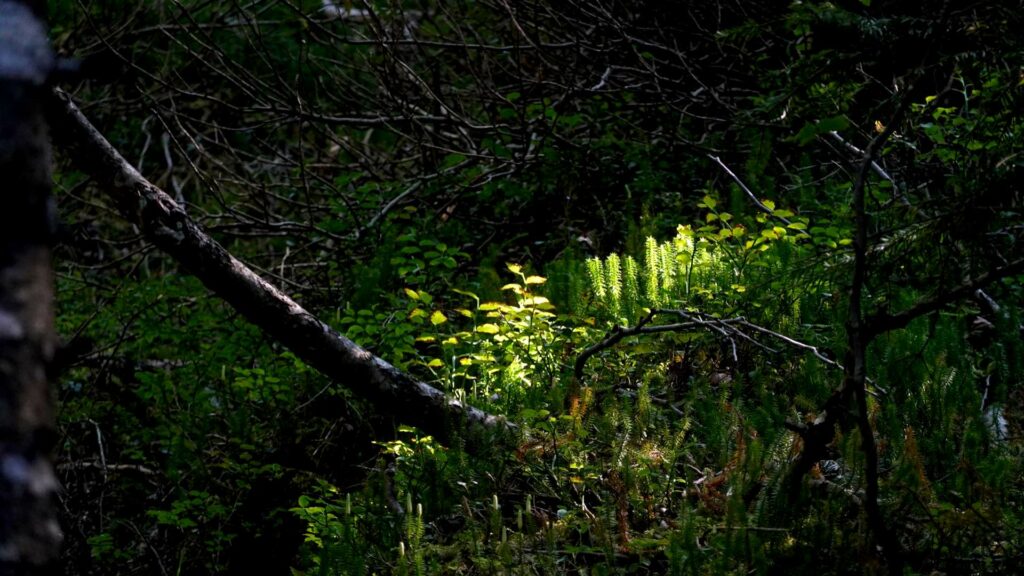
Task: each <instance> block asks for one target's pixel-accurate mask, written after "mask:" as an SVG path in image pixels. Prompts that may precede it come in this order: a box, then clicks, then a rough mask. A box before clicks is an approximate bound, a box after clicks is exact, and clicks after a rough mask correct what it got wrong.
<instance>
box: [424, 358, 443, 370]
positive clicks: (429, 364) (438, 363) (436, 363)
mask: <svg viewBox="0 0 1024 576" xmlns="http://www.w3.org/2000/svg"><path fill="white" fill-rule="evenodd" d="M441 366H444V362H441V360H440V359H438V358H434V359H433V360H431V361H430V362H427V367H428V368H440V367H441Z"/></svg>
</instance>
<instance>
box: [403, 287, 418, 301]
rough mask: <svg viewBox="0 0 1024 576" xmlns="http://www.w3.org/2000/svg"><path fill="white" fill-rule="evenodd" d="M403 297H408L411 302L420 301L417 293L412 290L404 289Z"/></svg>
mask: <svg viewBox="0 0 1024 576" xmlns="http://www.w3.org/2000/svg"><path fill="white" fill-rule="evenodd" d="M405 295H406V296H408V297H409V298H412V299H413V300H419V299H420V294H419V292H417V291H415V290H413V289H412V288H406V289H405Z"/></svg>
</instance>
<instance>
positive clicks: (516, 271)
mask: <svg viewBox="0 0 1024 576" xmlns="http://www.w3.org/2000/svg"><path fill="white" fill-rule="evenodd" d="M505 267H506V268H508V270H509V272H511V273H513V274H519V273H520V272H522V271H523V267H522V266H520V265H519V264H505Z"/></svg>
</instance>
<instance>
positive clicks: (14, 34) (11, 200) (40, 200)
mask: <svg viewBox="0 0 1024 576" xmlns="http://www.w3.org/2000/svg"><path fill="white" fill-rule="evenodd" d="M38 4H39V3H37V4H36V5H37V8H38ZM52 69H53V56H52V53H51V52H50V48H49V43H48V41H47V38H46V31H45V29H44V28H43V25H42V23H41V22H40V20H39V19H37V17H36V15H35V14H34V13H33V12H32V10H30V9H29V7H28V5H27V4H22V3H16V2H9V1H5V0H0V574H4V575H6V574H18V575H22V574H47V573H52V572H53V569H54V567H55V566H56V560H57V558H58V555H59V552H60V542H61V531H60V527H59V524H58V522H57V514H56V504H57V489H58V486H57V479H56V476H54V473H53V467H52V462H51V450H52V449H53V447H54V441H55V439H56V433H55V427H54V419H53V402H52V397H51V393H50V389H49V386H48V384H47V367H48V365H49V364H50V361H51V359H52V358H53V354H54V348H55V345H56V338H55V334H54V327H53V271H52V265H51V261H50V239H51V237H52V235H53V234H52V232H53V209H52V200H51V198H50V144H49V139H48V136H47V130H46V123H45V120H44V117H43V110H42V105H41V103H42V102H43V99H42V96H43V94H44V93H45V90H46V89H47V88H46V85H45V84H46V80H47V77H48V75H49V73H50V71H51V70H52Z"/></svg>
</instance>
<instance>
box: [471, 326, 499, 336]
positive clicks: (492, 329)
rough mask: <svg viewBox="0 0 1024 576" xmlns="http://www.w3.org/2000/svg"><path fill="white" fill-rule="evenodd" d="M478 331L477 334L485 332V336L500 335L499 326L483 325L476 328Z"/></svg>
mask: <svg viewBox="0 0 1024 576" xmlns="http://www.w3.org/2000/svg"><path fill="white" fill-rule="evenodd" d="M476 331H477V332H483V333H484V334H497V333H498V325H497V324H481V325H479V326H477V327H476Z"/></svg>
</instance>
